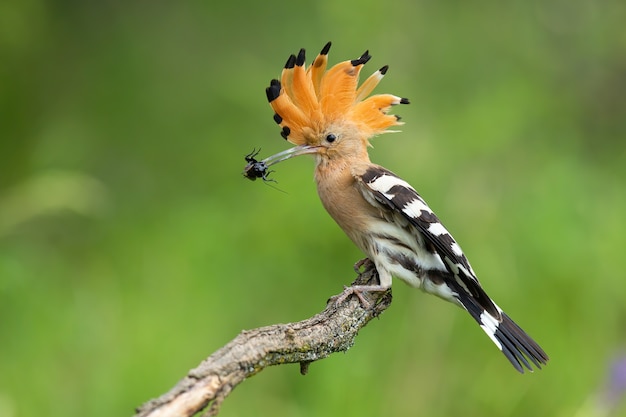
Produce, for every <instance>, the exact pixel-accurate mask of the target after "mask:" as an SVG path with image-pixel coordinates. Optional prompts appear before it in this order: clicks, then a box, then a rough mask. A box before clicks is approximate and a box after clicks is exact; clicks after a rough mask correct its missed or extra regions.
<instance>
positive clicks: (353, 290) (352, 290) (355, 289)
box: [329, 285, 389, 308]
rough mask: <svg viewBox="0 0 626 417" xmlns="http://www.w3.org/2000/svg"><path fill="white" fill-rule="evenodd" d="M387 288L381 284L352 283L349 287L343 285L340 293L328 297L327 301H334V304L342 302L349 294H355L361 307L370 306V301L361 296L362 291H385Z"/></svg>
mask: <svg viewBox="0 0 626 417" xmlns="http://www.w3.org/2000/svg"><path fill="white" fill-rule="evenodd" d="M388 289H389V287H384V286H382V285H353V286H351V287H346V286H344V287H343V292H342V293H341V294H338V295H335V296H333V297H331V298H330V300H329V301H334V302H335V306H338V305H340V304H342V303H343V302H344V301H346V299H347V298H348V297H350V296H351V295H356V296H357V298H358V299H359V301H360V302H361V306H362V307H363V308H370V306H371V303H370V302H369V301H367V300H366V299H365V298H364V297H363V293H364V292H385V291H387V290H388Z"/></svg>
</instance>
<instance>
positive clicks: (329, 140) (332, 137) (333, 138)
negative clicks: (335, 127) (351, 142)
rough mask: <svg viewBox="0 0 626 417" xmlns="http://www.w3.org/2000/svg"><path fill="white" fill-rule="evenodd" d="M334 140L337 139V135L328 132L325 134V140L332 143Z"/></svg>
mask: <svg viewBox="0 0 626 417" xmlns="http://www.w3.org/2000/svg"><path fill="white" fill-rule="evenodd" d="M335 140H337V135H335V134H334V133H329V134H328V135H326V142H328V143H333V142H334V141H335Z"/></svg>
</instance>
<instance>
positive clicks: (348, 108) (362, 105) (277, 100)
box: [265, 42, 409, 145]
mask: <svg viewBox="0 0 626 417" xmlns="http://www.w3.org/2000/svg"><path fill="white" fill-rule="evenodd" d="M330 45H331V43H330V42H328V43H327V44H326V45H325V46H324V48H323V49H322V51H321V52H320V54H319V55H318V56H317V58H315V61H313V63H312V64H311V65H310V66H309V67H308V68H305V63H304V60H305V51H304V49H301V50H300V52H299V53H298V56H295V55H291V56H290V57H289V59H288V60H287V63H286V64H285V68H284V69H283V72H282V75H281V79H280V81H279V80H272V82H271V83H270V86H269V87H268V88H267V89H266V90H265V91H266V93H267V99H268V100H269V102H270V105H271V106H272V109H274V112H275V113H276V114H275V115H274V120H275V121H276V123H278V124H279V125H280V126H281V127H282V132H281V136H282V137H284V138H285V139H287V140H288V141H289V142H291V143H293V144H296V145H305V144H311V141H314V140H315V136H316V135H317V134H319V133H323V132H324V130H325V129H326V127H327V126H330V125H332V124H337V123H342V124H348V123H349V124H352V125H354V127H355V129H358V130H359V133H361V134H362V135H363V136H364V137H366V138H369V137H371V136H373V135H375V134H378V133H383V132H384V131H385V129H387V128H388V127H389V126H395V125H400V124H402V123H401V122H400V121H399V120H400V117H398V116H395V115H388V114H387V112H388V111H389V109H390V107H391V106H393V105H396V104H408V102H409V101H408V99H405V98H400V97H397V96H394V95H391V94H377V95H374V96H371V97H367V96H368V95H369V94H370V93H371V92H372V91H373V90H374V88H375V87H376V85H378V83H379V82H380V80H381V79H382V78H383V76H384V75H385V73H386V72H387V69H388V66H386V65H385V66H384V67H382V68H381V69H379V70H378V71H376V72H375V73H374V74H372V75H371V76H370V77H369V78H368V79H367V80H365V81H364V82H363V84H361V86H358V82H359V73H360V72H361V68H362V67H363V65H364V64H365V63H366V62H367V61H369V59H370V58H371V56H370V55H369V53H368V51H365V53H364V54H363V55H361V56H360V57H359V58H357V59H353V60H350V61H344V62H340V63H339V64H337V65H335V66H334V67H332V68H330V69H328V70H327V69H326V65H327V63H328V51H329V49H330Z"/></svg>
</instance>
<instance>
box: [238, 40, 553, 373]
mask: <svg viewBox="0 0 626 417" xmlns="http://www.w3.org/2000/svg"><path fill="white" fill-rule="evenodd" d="M330 45H331V44H330V42H329V43H328V44H326V46H324V48H323V49H322V51H321V52H320V54H319V55H318V56H317V58H315V61H313V64H311V65H310V66H309V67H308V68H305V63H304V61H305V51H304V49H301V50H300V52H299V53H298V55H297V56H296V55H291V56H290V57H289V59H288V60H287V63H286V64H285V68H284V69H283V72H282V75H281V79H280V81H279V80H272V82H271V83H270V86H269V87H268V88H267V89H266V92H267V99H268V100H269V102H270V105H271V106H272V109H273V110H274V112H275V114H274V121H276V123H278V124H279V125H280V126H281V127H282V131H281V136H282V137H283V138H285V139H287V140H288V141H289V142H291V143H293V144H295V145H297V146H295V147H293V148H291V149H288V150H286V151H283V152H280V153H278V154H276V155H273V156H271V157H269V158H266V159H264V160H262V161H257V160H256V159H254V156H255V155H256V154H255V155H248V158H246V160H247V161H248V162H249V166H248V167H247V169H246V172H245V175H246V176H247V177H248V178H251V179H254V178H263V179H266V178H267V177H266V175H267V173H266V171H267V169H268V168H269V166H271V165H273V164H276V163H278V162H281V161H284V160H286V159H289V158H292V157H294V156H298V155H304V154H312V155H315V160H316V167H315V181H316V183H317V191H318V193H319V196H320V199H321V200H322V204H323V205H324V207H325V208H326V210H327V211H328V213H329V214H330V215H331V216H332V217H333V219H335V221H336V222H337V224H339V226H340V227H341V228H342V229H343V230H344V232H345V233H346V234H347V235H348V236H349V237H350V239H352V241H353V242H354V243H355V244H356V245H357V246H358V247H359V248H360V249H361V250H362V251H363V252H365V253H366V254H367V256H368V257H369V258H370V259H371V260H372V261H373V262H374V264H375V265H376V269H377V270H378V274H379V276H380V285H371V286H356V287H348V288H347V289H346V291H345V292H344V294H343V295H344V296H343V297H341V299H344V298H345V297H346V296H348V295H350V294H353V293H356V294H357V295H358V294H359V292H362V291H385V290H387V289H389V288H390V287H391V278H392V276H395V277H397V278H400V279H401V280H403V281H404V282H406V283H407V284H409V285H410V286H412V287H417V288H421V289H422V290H424V291H425V292H427V293H431V294H434V295H437V296H439V297H441V298H443V299H444V300H446V301H450V302H452V303H454V304H456V305H458V306H460V307H462V308H464V309H465V310H466V311H467V312H468V313H469V314H470V315H471V316H472V317H473V318H474V320H476V321H477V322H478V324H479V325H480V327H482V329H483V330H484V331H485V333H487V335H488V336H489V337H490V338H491V340H492V341H493V342H494V343H495V345H496V346H497V347H498V348H499V349H500V350H501V351H502V353H504V355H505V356H506V357H507V359H508V360H509V361H510V362H511V363H512V364H513V366H514V367H515V369H517V370H518V371H519V372H522V373H523V372H524V367H525V368H527V369H528V370H531V371H532V366H531V363H532V364H534V366H535V367H537V368H541V365H545V364H546V362H547V360H548V356H547V355H546V353H545V352H544V351H543V350H542V349H541V347H539V345H538V344H537V343H536V342H535V341H534V340H533V339H531V338H530V336H528V335H527V334H526V333H525V332H524V331H523V330H522V329H521V328H520V327H519V326H518V325H517V324H515V323H514V322H513V321H512V320H511V319H510V318H509V317H508V316H507V315H506V314H504V312H503V311H502V310H501V309H500V307H498V306H497V305H496V304H495V303H494V302H493V301H492V300H491V299H490V298H489V296H488V295H487V293H485V291H484V290H483V289H482V287H481V286H480V283H479V282H478V279H477V278H476V274H475V273H474V271H473V270H472V267H471V266H470V264H469V262H468V260H467V258H466V257H465V255H464V254H463V251H462V250H461V248H460V246H459V245H458V243H457V242H456V241H455V240H454V238H453V237H452V235H451V234H450V233H449V232H448V230H447V229H446V228H445V227H444V226H443V224H441V222H440V221H439V219H438V218H437V216H436V215H435V214H434V213H433V211H432V210H431V209H430V207H428V205H427V204H426V202H425V201H424V200H423V199H422V197H420V196H419V194H418V193H417V192H416V191H415V190H414V189H413V188H412V187H411V186H410V185H409V184H408V183H406V182H405V181H403V180H402V179H400V178H398V177H397V176H396V175H394V174H393V173H392V172H391V171H389V170H387V169H385V168H383V167H381V166H379V165H376V164H373V163H372V162H370V159H369V156H368V153H367V147H368V145H369V139H370V138H371V137H372V136H374V135H377V134H380V133H385V132H390V131H388V130H386V129H387V128H388V127H390V126H396V125H400V124H402V123H400V121H399V120H400V118H399V117H398V116H394V115H389V114H387V112H388V111H389V109H390V107H391V106H394V105H396V104H408V102H409V101H408V100H407V99H405V98H400V97H397V96H394V95H391V94H378V95H374V96H370V97H368V96H369V94H370V93H371V92H372V91H373V90H374V87H376V85H377V84H378V82H379V81H380V80H381V79H382V78H383V76H384V75H385V73H386V72H387V69H388V67H387V66H384V67H382V68H381V69H379V70H378V71H376V72H375V73H374V74H372V75H371V76H370V77H369V78H367V79H366V80H365V81H364V82H363V83H362V84H361V86H358V78H359V72H360V71H361V68H362V67H363V65H364V64H365V63H366V62H367V61H369V59H370V58H371V56H370V55H369V53H368V52H367V51H366V52H365V53H364V54H363V55H361V56H360V57H359V58H357V59H354V60H350V61H344V62H341V63H339V64H337V65H335V66H333V67H332V68H330V69H328V70H327V69H326V65H327V62H328V58H327V55H328V51H329V49H330Z"/></svg>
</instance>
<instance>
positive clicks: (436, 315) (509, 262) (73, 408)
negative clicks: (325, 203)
mask: <svg viewBox="0 0 626 417" xmlns="http://www.w3.org/2000/svg"><path fill="white" fill-rule="evenodd" d="M226 3H230V4H226ZM625 21H626V3H624V2H623V1H620V0H614V1H600V2H592V1H582V0H578V1H564V0H559V1H522V0H519V1H509V2H487V1H477V2H472V3H471V4H470V3H462V2H453V1H445V2H429V1H413V0H404V1H395V2H391V1H389V2H383V1H379V0H376V1H374V0H359V1H353V2H339V1H337V0H321V1H316V2H302V3H299V2H290V1H266V2H255V1H246V2H238V1H230V2H217V1H191V2H149V1H140V2H124V1H102V2H81V1H55V2H46V1H42V0H22V1H17V0H13V1H11V0H9V1H8V2H6V1H5V2H2V3H1V4H0V62H1V64H0V416H2V417H14V416H20V417H21V416H35V415H47V416H94V417H97V416H103V417H104V416H106V417H110V416H127V415H131V414H132V413H133V409H134V407H136V406H138V405H140V404H142V403H143V402H145V401H147V400H148V399H150V398H152V397H155V396H158V395H160V394H162V393H163V392H165V391H167V390H168V389H169V388H170V387H172V386H173V385H174V384H175V383H176V382H177V381H178V380H179V379H180V378H182V377H183V376H184V375H185V374H186V372H187V370H188V369H190V368H192V367H195V366H196V365H197V364H198V363H199V362H200V361H201V360H202V359H203V358H205V357H206V356H208V355H209V354H210V353H211V352H213V351H214V350H216V349H217V348H219V347H220V346H222V345H223V344H225V343H226V342H228V341H229V340H230V339H232V338H233V337H234V336H235V335H236V334H237V333H238V332H239V331H241V330H242V329H249V328H254V327H258V326H262V325H268V324H273V323H280V322H290V321H296V320H301V319H304V318H306V317H309V316H311V315H313V314H315V313H316V312H318V311H320V310H321V309H322V308H323V307H324V305H325V301H326V299H327V298H328V297H329V296H330V295H332V294H336V293H338V292H340V291H341V288H342V285H344V284H348V283H349V282H351V280H352V279H353V277H354V273H353V272H352V264H353V263H354V262H355V261H356V260H358V259H360V257H361V253H359V251H358V250H357V249H356V248H355V247H354V246H353V245H352V244H351V242H350V241H349V240H348V239H347V238H346V237H345V236H344V234H343V233H342V232H341V231H340V230H339V228H338V227H337V226H336V225H335V224H334V223H333V222H332V220H331V219H330V217H329V216H328V215H327V214H326V213H325V212H324V210H323V208H322V206H321V204H320V203H319V201H318V197H317V195H316V192H315V185H314V183H313V180H312V170H313V162H312V160H311V159H310V158H299V159H296V160H293V161H290V162H286V163H284V164H281V165H279V166H278V167H277V172H275V173H274V174H273V176H274V178H276V179H277V180H278V181H279V183H278V184H277V185H276V186H277V187H278V188H280V189H281V190H283V191H285V192H284V193H283V192H279V191H277V190H275V189H272V188H271V187H268V186H266V185H264V184H263V183H262V182H260V181H257V182H254V183H253V182H249V181H247V180H245V179H244V178H243V177H242V175H241V172H242V170H243V167H244V165H245V162H244V159H243V157H244V155H246V154H247V153H249V152H250V151H251V150H252V149H253V148H254V147H257V148H258V147H262V153H261V156H262V157H265V156H268V155H270V154H273V153H276V152H278V151H281V150H283V149H286V147H287V146H288V144H287V143H286V142H284V141H283V140H282V139H281V138H280V136H279V129H278V127H277V126H276V125H275V123H274V122H273V121H272V111H271V110H270V108H269V106H268V105H267V102H266V98H265V93H264V88H265V87H266V85H268V83H269V80H270V79H271V78H274V77H277V76H278V75H279V74H280V70H281V68H282V66H283V64H284V62H285V60H286V58H287V57H288V55H289V54H290V53H294V52H297V51H298V49H299V48H301V47H304V48H307V51H308V52H309V55H308V56H309V59H308V61H309V62H310V60H311V59H312V58H313V57H314V55H315V54H316V53H317V52H318V51H319V49H320V48H321V47H322V46H323V45H324V44H325V43H326V42H327V41H329V40H332V41H333V48H332V49H331V52H330V61H331V63H336V62H339V61H342V60H345V59H352V58H356V57H358V56H359V55H360V54H361V53H362V52H363V51H364V50H365V49H369V50H370V52H371V54H372V55H373V58H372V61H371V63H370V64H369V65H368V66H366V68H365V71H364V73H366V74H369V73H371V72H373V71H375V70H376V69H377V68H379V67H381V66H382V65H384V64H389V65H390V71H389V73H388V75H387V77H386V78H385V80H384V81H383V82H382V84H381V85H380V86H379V87H378V89H377V91H378V92H389V93H393V94H397V95H400V96H404V97H409V98H410V99H411V102H412V104H411V106H403V107H402V108H399V109H398V110H397V111H398V112H400V114H401V116H402V117H403V120H404V121H405V122H406V125H405V126H403V127H402V133H397V134H394V135H384V136H382V137H380V138H378V139H376V140H375V141H374V146H375V149H373V150H372V151H371V157H372V159H373V160H374V161H375V162H377V163H380V164H382V165H385V166H386V167H388V168H390V169H392V170H394V171H395V172H396V173H398V174H399V175H401V176H402V177H404V178H405V179H406V180H407V181H409V182H410V183H412V184H413V185H414V186H415V187H416V188H417V189H418V190H419V191H420V193H421V194H422V195H423V196H424V197H425V198H426V199H427V201H429V203H430V205H431V206H432V207H433V208H434V210H435V211H436V212H438V214H439V216H440V217H441V218H442V219H443V221H444V222H445V224H446V225H447V226H448V228H449V229H450V230H452V232H453V233H454V235H455V236H456V238H457V240H458V241H459V242H460V243H461V245H462V246H463V248H464V250H465V252H466V253H467V254H468V256H469V258H470V260H471V261H472V264H473V267H474V269H475V270H476V271H477V272H478V275H479V277H480V279H481V281H482V283H483V284H484V286H485V287H486V288H487V291H488V292H489V294H490V295H492V296H493V297H494V299H495V300H497V302H498V304H499V305H500V306H502V307H503V308H504V309H505V310H506V311H507V312H508V313H509V315H510V316H512V317H513V318H514V319H515V320H516V321H517V322H518V323H519V324H520V325H521V326H522V327H524V328H525V329H526V330H527V331H528V332H529V333H530V334H531V335H532V336H533V337H534V338H535V339H536V340H537V341H538V342H540V344H541V345H542V346H543V347H544V348H545V350H546V351H547V352H548V354H549V355H550V356H551V361H550V363H549V365H548V367H547V368H546V369H545V370H543V371H541V372H535V373H534V374H530V375H523V376H522V375H519V374H517V373H516V372H515V371H514V370H513V369H512V367H511V366H510V365H509V363H508V362H507V361H506V359H505V358H504V357H503V356H502V355H501V354H500V353H499V352H498V351H497V349H496V348H495V347H494V346H493V345H492V343H491V341H490V340H489V339H488V338H487V337H486V336H485V335H484V334H483V332H482V331H481V330H480V329H479V328H478V327H477V326H476V324H475V323H474V322H473V321H472V320H471V319H470V318H469V316H468V315H467V314H465V313H463V312H462V311H461V310H460V309H457V308H454V307H452V306H451V305H449V304H447V303H443V302H442V301H440V300H438V299H436V298H435V297H431V296H425V295H424V294H422V293H420V292H419V291H415V290H411V289H410V288H409V287H407V286H405V285H403V284H402V283H396V285H395V286H394V303H393V305H392V307H391V308H390V309H389V310H388V311H387V312H385V314H384V315H383V316H382V317H381V319H380V320H377V321H375V322H372V323H371V324H370V325H369V326H368V327H367V328H365V329H364V330H363V331H362V332H361V334H360V335H359V337H358V338H357V341H356V345H355V346H354V347H353V348H352V349H351V350H350V351H349V352H348V353H347V354H340V355H335V356H333V357H331V358H329V359H327V360H324V361H322V362H319V363H314V364H312V366H311V369H310V373H309V375H307V376H306V377H302V376H300V375H299V373H298V367H297V366H296V365H292V366H281V367H276V368H271V369H267V370H265V371H264V372H262V373H261V374H259V375H258V376H255V377H254V378H252V379H250V380H249V381H246V382H245V383H244V384H243V385H241V386H239V387H237V389H236V390H235V391H234V392H233V393H232V395H231V396H230V398H229V399H228V400H227V401H226V402H225V404H224V406H223V409H222V412H221V414H220V415H223V416H250V415H267V416H270V415H271V416H276V417H281V416H330V415H337V416H342V415H346V416H348V415H354V416H357V415H358V416H381V415H384V416H404V415H419V416H459V415H463V416H529V415H536V416H559V417H560V416H579V417H582V416H593V415H602V413H603V412H604V411H606V410H608V409H611V407H613V408H614V410H613V412H614V415H624V413H626V407H625V406H624V404H623V402H621V403H617V401H615V402H616V403H615V404H613V402H612V400H611V399H609V398H608V397H607V395H608V394H607V392H608V391H610V390H611V389H613V388H612V387H611V386H609V385H610V384H609V382H608V379H607V378H609V377H608V375H609V373H610V372H611V366H612V363H613V361H614V360H615V359H616V358H619V357H621V356H622V355H624V354H626V308H625V305H626V281H625V278H626V277H625V273H624V270H625V268H624V264H622V262H623V261H624V259H623V258H624V251H625V249H626V192H625V191H626V145H625V143H624V141H625V139H626V121H625V120H626V111H625V110H626V94H625V93H626V31H625V30H624V22H625ZM368 68H369V69H368ZM607 384H609V385H607Z"/></svg>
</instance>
